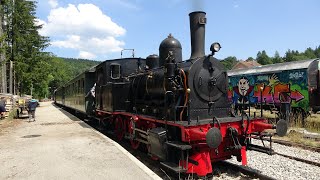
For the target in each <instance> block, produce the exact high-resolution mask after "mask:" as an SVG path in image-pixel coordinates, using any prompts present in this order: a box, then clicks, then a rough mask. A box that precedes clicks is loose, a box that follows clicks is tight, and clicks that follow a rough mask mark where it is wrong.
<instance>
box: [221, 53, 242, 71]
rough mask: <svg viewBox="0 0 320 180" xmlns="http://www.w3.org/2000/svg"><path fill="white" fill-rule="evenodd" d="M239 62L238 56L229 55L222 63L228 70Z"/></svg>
mask: <svg viewBox="0 0 320 180" xmlns="http://www.w3.org/2000/svg"><path fill="white" fill-rule="evenodd" d="M237 62H238V60H237V58H236V57H235V56H229V57H227V58H225V59H223V60H221V63H222V64H223V65H224V67H225V69H226V70H230V69H232V67H233V66H234V65H236V64H237Z"/></svg>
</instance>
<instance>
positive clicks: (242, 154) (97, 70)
mask: <svg viewBox="0 0 320 180" xmlns="http://www.w3.org/2000/svg"><path fill="white" fill-rule="evenodd" d="M189 16H190V31H191V48H192V54H191V57H190V59H188V60H185V61H182V53H181V50H182V48H181V44H180V42H179V41H178V40H177V39H175V38H174V37H173V36H172V35H171V34H170V35H169V36H168V37H167V38H166V39H165V40H163V41H162V42H161V44H160V47H159V56H157V55H150V56H148V57H147V58H146V59H142V58H125V59H116V60H107V61H104V62H103V63H101V64H99V65H98V66H96V67H93V68H92V69H90V70H88V71H86V72H84V73H83V74H81V75H79V76H78V77H76V78H75V79H74V80H72V81H70V82H69V83H67V84H66V85H65V86H64V87H61V88H59V89H57V90H56V103H57V104H60V105H64V106H66V107H69V108H70V109H73V110H75V111H77V112H82V113H83V114H85V115H86V116H88V117H93V118H95V119H98V120H99V122H100V123H101V124H102V125H105V126H106V127H107V128H110V129H112V130H113V131H114V134H115V136H116V137H117V139H118V140H122V139H128V140H129V141H130V143H131V145H132V148H134V149H137V148H139V147H140V146H144V147H146V148H145V149H147V151H148V154H149V155H150V156H151V157H152V158H153V159H156V160H159V161H160V163H161V164H162V165H163V166H165V167H166V168H168V169H170V170H172V171H174V172H177V173H187V174H191V173H195V174H197V175H198V176H205V175H207V174H208V173H212V165H211V163H212V162H216V161H221V160H225V159H229V158H231V156H236V157H237V158H238V160H239V161H242V163H243V165H246V164H247V159H246V150H247V149H248V148H251V149H253V147H254V148H255V149H259V150H261V151H263V149H262V148H259V147H256V146H254V145H252V144H250V143H249V142H250V141H249V139H250V138H251V137H252V136H254V135H255V136H256V135H258V136H259V135H261V132H262V131H263V130H265V129H275V128H276V129H277V130H276V131H277V133H278V134H279V135H284V134H285V133H286V129H287V126H286V122H285V121H283V120H281V121H279V122H278V124H277V126H275V125H271V124H268V123H267V120H266V119H263V118H258V117H249V116H247V115H246V114H245V113H244V112H243V114H242V116H235V115H234V114H233V113H232V110H231V106H230V104H229V102H228V97H227V87H228V76H227V73H226V71H225V70H224V68H223V66H222V64H221V63H220V62H219V61H218V60H217V59H216V58H214V57H213V55H214V54H215V53H216V52H218V51H219V50H220V44H219V43H213V44H212V45H211V47H210V50H211V52H212V53H211V54H210V55H205V51H204V44H205V43H204V42H205V41H204V40H205V24H206V17H205V13H204V12H192V13H190V14H189ZM91 87H94V88H95V89H94V90H95V93H92V94H90V88H91ZM92 90H93V89H91V92H93V91H92ZM88 92H89V93H88Z"/></svg>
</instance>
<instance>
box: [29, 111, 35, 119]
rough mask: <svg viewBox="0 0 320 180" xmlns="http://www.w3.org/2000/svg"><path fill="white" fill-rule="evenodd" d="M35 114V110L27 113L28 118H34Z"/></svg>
mask: <svg viewBox="0 0 320 180" xmlns="http://www.w3.org/2000/svg"><path fill="white" fill-rule="evenodd" d="M35 112H36V110H29V111H28V114H29V118H31V117H32V118H35Z"/></svg>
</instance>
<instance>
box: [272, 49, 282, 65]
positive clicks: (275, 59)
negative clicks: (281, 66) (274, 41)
mask: <svg viewBox="0 0 320 180" xmlns="http://www.w3.org/2000/svg"><path fill="white" fill-rule="evenodd" d="M282 62H283V59H282V58H281V57H280V55H279V52H278V51H276V52H275V53H274V57H273V58H272V63H273V64H275V63H282Z"/></svg>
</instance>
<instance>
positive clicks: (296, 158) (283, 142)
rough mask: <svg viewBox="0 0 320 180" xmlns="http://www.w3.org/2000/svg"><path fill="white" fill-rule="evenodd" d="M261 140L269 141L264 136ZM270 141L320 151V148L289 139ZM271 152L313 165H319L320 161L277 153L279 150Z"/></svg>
mask: <svg viewBox="0 0 320 180" xmlns="http://www.w3.org/2000/svg"><path fill="white" fill-rule="evenodd" d="M263 140H265V141H270V140H269V139H267V138H264V139H263ZM272 142H274V143H278V144H281V145H285V146H290V147H300V148H302V149H305V150H309V151H314V152H320V148H317V147H312V146H307V145H302V144H299V143H294V142H289V141H284V140H279V139H273V140H272ZM273 153H274V154H277V155H279V156H282V157H286V158H289V159H293V160H295V161H300V162H303V163H306V164H310V165H314V166H318V167H320V163H319V162H315V161H310V160H307V159H303V158H299V157H294V156H290V155H287V154H283V153H279V152H273Z"/></svg>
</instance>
